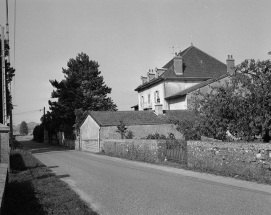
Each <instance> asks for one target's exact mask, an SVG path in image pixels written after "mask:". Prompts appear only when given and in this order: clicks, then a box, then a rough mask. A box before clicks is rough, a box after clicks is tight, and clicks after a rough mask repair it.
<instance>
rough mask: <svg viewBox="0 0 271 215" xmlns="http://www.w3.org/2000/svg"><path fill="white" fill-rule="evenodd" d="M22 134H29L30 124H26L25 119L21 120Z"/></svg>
mask: <svg viewBox="0 0 271 215" xmlns="http://www.w3.org/2000/svg"><path fill="white" fill-rule="evenodd" d="M20 134H22V135H27V134H28V126H27V124H26V122H25V121H22V122H21V125H20Z"/></svg>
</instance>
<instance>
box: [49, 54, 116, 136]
mask: <svg viewBox="0 0 271 215" xmlns="http://www.w3.org/2000/svg"><path fill="white" fill-rule="evenodd" d="M67 67H68V68H67V69H64V68H62V72H63V73H64V77H65V79H64V80H62V81H60V82H58V81H57V80H50V83H51V84H52V86H53V87H54V88H55V90H53V92H52V95H51V97H52V98H53V99H57V101H50V100H49V105H50V110H51V112H47V114H46V116H45V124H46V125H45V127H46V129H49V130H50V131H51V132H56V131H64V133H65V137H68V138H69V137H70V138H73V136H74V135H73V129H74V125H75V123H76V127H77V128H78V125H79V123H80V120H81V119H82V118H80V117H79V116H83V115H84V113H85V112H86V111H115V110H116V105H115V104H114V102H113V101H112V99H111V98H110V97H107V94H110V93H111V88H109V87H108V86H107V85H105V83H104V80H103V76H101V72H100V71H99V70H98V69H99V65H98V63H97V62H96V61H92V60H89V56H88V55H86V54H85V53H80V54H78V56H77V57H76V58H75V59H70V60H69V61H68V63H67Z"/></svg>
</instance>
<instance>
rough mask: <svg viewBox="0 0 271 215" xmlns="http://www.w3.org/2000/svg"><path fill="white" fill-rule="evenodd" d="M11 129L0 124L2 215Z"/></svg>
mask: <svg viewBox="0 0 271 215" xmlns="http://www.w3.org/2000/svg"><path fill="white" fill-rule="evenodd" d="M9 154H10V146H9V127H7V126H4V125H2V124H0V214H1V211H2V210H3V208H4V206H5V187H6V183H7V178H8V168H9Z"/></svg>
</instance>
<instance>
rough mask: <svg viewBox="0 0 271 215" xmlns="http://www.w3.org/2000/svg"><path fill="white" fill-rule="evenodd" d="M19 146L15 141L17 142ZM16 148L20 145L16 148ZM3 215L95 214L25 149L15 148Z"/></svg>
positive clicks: (11, 158) (11, 160) (11, 159)
mask: <svg viewBox="0 0 271 215" xmlns="http://www.w3.org/2000/svg"><path fill="white" fill-rule="evenodd" d="M16 144H17V145H18V142H17V143H16ZM18 146H19V145H18ZM3 214H4V215H5V214H7V215H13V214H27V215H32V214H33V215H34V214H35V215H36V214H39V215H43V214H55V215H58V214H76V215H77V214H78V215H81V214H93V215H94V214H95V215H96V214H98V213H97V212H95V211H93V210H92V209H91V208H89V206H88V205H87V204H86V203H85V202H84V201H83V200H81V199H80V197H79V196H78V194H76V192H75V191H73V190H72V189H71V188H70V187H69V186H68V185H67V184H66V183H65V182H63V181H62V180H60V179H59V178H58V177H57V176H56V175H55V174H54V173H53V172H52V171H51V170H50V169H49V168H47V167H46V166H45V165H44V164H42V163H41V162H40V161H39V160H37V159H36V158H35V157H34V156H33V155H32V154H31V153H30V152H28V151H26V150H24V149H14V150H12V151H11V156H10V173H9V179H8V184H7V187H6V196H5V206H4V213H3Z"/></svg>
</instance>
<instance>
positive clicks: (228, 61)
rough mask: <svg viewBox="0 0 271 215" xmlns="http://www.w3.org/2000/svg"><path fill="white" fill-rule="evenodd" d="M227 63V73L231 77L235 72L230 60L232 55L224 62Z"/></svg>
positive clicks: (232, 60)
mask: <svg viewBox="0 0 271 215" xmlns="http://www.w3.org/2000/svg"><path fill="white" fill-rule="evenodd" d="M226 62H227V72H228V73H229V74H230V75H233V74H234V72H235V63H234V59H233V58H232V55H228V59H227V60H226Z"/></svg>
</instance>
